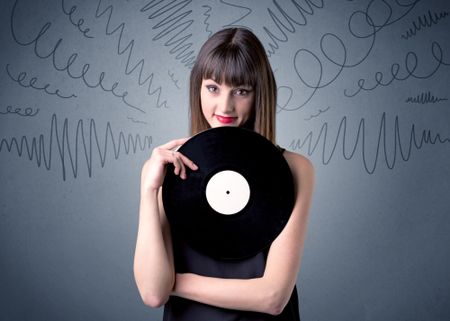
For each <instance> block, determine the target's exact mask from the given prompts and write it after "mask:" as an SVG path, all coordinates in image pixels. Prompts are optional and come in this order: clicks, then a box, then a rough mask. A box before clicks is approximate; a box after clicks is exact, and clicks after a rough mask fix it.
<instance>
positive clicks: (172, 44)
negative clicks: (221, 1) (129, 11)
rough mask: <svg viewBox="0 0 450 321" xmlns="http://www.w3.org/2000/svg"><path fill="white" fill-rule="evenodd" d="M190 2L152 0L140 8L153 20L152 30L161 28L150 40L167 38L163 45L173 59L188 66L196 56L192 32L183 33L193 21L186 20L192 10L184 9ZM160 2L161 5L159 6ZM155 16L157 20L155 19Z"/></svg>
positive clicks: (186, 0) (187, 0) (182, 0)
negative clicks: (173, 56)
mask: <svg viewBox="0 0 450 321" xmlns="http://www.w3.org/2000/svg"><path fill="white" fill-rule="evenodd" d="M100 1H101V0H100ZM191 2H192V0H181V1H165V0H152V1H150V2H148V3H147V4H146V5H144V6H143V7H142V8H141V10H140V11H141V12H143V13H146V14H149V15H148V19H149V20H154V22H155V25H153V27H152V29H153V30H156V31H159V30H161V31H160V32H159V33H158V34H157V35H156V36H154V37H153V38H152V40H153V41H157V40H160V39H167V38H168V39H167V40H166V42H164V46H165V47H168V48H170V50H169V53H170V54H171V55H176V56H175V59H176V60H179V61H180V62H181V63H183V64H184V66H186V67H188V68H191V67H192V66H193V65H194V62H195V58H196V56H195V52H194V50H192V49H191V48H192V46H193V43H192V42H189V41H190V39H191V37H192V33H185V31H187V30H188V29H189V28H190V26H191V25H192V24H193V23H194V20H193V19H189V20H187V18H188V17H191V15H192V10H187V9H185V8H186V7H187V6H188V5H190V4H191ZM161 3H163V5H162V6H159V5H160V4H161ZM183 10H184V11H183ZM165 15H166V16H165ZM157 18H159V20H155V19H157Z"/></svg>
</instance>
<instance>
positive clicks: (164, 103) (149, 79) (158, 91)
mask: <svg viewBox="0 0 450 321" xmlns="http://www.w3.org/2000/svg"><path fill="white" fill-rule="evenodd" d="M101 3H102V0H99V1H98V5H97V9H96V10H95V18H97V19H98V18H100V17H101V16H103V15H104V14H106V13H107V12H109V13H108V18H107V21H106V28H105V33H106V35H107V36H111V35H113V34H115V33H116V32H117V31H119V39H118V40H117V54H118V55H120V56H121V55H123V54H124V53H125V52H127V51H128V56H127V58H126V59H127V62H126V64H125V74H126V75H127V76H128V75H130V74H131V73H133V72H134V71H135V70H136V69H138V70H139V75H138V84H139V86H143V85H145V84H146V83H147V82H148V87H147V94H148V95H150V96H152V95H154V94H156V106H157V107H162V106H164V107H168V106H167V101H166V100H164V101H162V102H161V92H162V88H161V86H158V87H157V88H156V89H154V90H152V85H153V77H154V74H153V73H151V74H150V75H148V76H147V78H145V79H142V78H143V77H142V75H143V72H144V64H145V60H144V59H141V60H139V61H138V62H137V63H136V64H135V65H134V66H133V67H130V64H131V63H130V61H131V56H132V55H133V48H134V39H131V41H130V42H129V43H128V44H127V45H126V46H125V48H123V49H121V48H122V37H123V32H124V30H125V23H123V22H122V23H121V24H119V25H118V26H117V27H116V28H114V29H113V30H110V29H111V28H110V23H111V17H112V14H113V11H114V7H113V6H112V5H109V6H108V7H106V8H105V9H104V10H103V11H102V12H100V5H101Z"/></svg>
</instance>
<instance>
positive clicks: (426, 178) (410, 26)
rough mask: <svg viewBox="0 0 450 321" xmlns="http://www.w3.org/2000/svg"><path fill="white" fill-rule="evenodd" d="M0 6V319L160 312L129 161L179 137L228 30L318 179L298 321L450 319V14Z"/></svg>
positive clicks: (281, 137)
mask: <svg viewBox="0 0 450 321" xmlns="http://www.w3.org/2000/svg"><path fill="white" fill-rule="evenodd" d="M296 4H297V5H296ZM0 9H1V10H0V43H1V47H0V48H1V49H0V88H1V89H0V95H1V96H0V139H1V143H0V144H1V145H0V164H1V167H0V168H1V169H0V182H1V193H0V320H96V321H98V320H159V319H160V318H161V313H162V310H161V309H150V308H147V307H145V306H144V305H143V304H142V303H141V301H140V298H139V294H138V292H137V289H136V286H135V283H134V279H133V274H132V261H133V253H134V245H135V238H136V230H137V219H138V215H137V213H138V202H139V174H140V168H141V166H142V164H143V162H144V161H145V159H146V158H147V157H148V156H149V155H150V152H151V150H152V148H153V147H155V146H157V145H159V144H162V143H164V142H166V141H168V140H170V139H173V138H177V137H183V136H186V135H187V133H188V127H187V101H188V100H187V97H188V95H187V93H188V81H187V79H188V76H189V71H190V69H189V67H190V66H191V65H192V62H193V60H194V58H195V56H196V54H197V52H198V50H199V47H200V45H201V44H202V43H203V42H204V41H205V40H206V39H207V38H208V36H209V35H210V34H211V33H212V32H214V31H217V30H219V29H221V28H223V27H226V26H234V25H238V26H239V25H242V26H246V27H249V28H251V29H252V30H253V31H254V32H255V33H256V34H257V36H258V37H259V38H260V39H261V41H262V43H263V44H264V46H265V48H266V50H267V52H268V53H269V56H270V61H271V64H272V66H273V69H274V70H275V74H276V78H277V82H278V86H279V101H278V103H279V106H278V113H277V126H278V127H277V137H278V139H277V140H278V143H279V144H280V145H282V146H284V147H286V148H288V149H290V150H293V151H296V152H298V153H302V154H304V155H306V156H308V157H309V158H310V159H311V160H312V161H313V162H314V165H315V168H316V175H317V186H316V191H315V195H314V203H313V206H312V209H311V219H310V225H309V230H308V235H307V240H306V245H305V252H304V256H303V262H302V267H301V271H300V273H299V277H298V287H299V291H300V306H301V308H300V310H301V317H302V320H309V321H311V320H314V321H325V320H326V321H329V320H336V321H338V320H343V321H348V320H386V321H387V320H392V321H394V320H395V321H399V320H409V321H413V320H449V319H450V304H449V302H450V286H449V284H450V273H449V271H450V262H449V246H448V244H450V243H449V241H450V233H449V232H450V215H449V214H450V213H449V212H450V211H449V210H450V201H449V197H448V194H449V190H450V189H449V181H450V180H449V177H450V176H449V174H450V162H449V158H450V140H449V138H450V128H449V120H450V109H449V107H450V106H449V98H450V97H449V84H450V81H449V80H450V73H449V70H450V65H449V64H450V42H449V39H450V38H449V36H448V31H449V26H450V15H449V13H450V4H449V2H448V1H444V0H442V1H425V0H422V1H412V0H402V1H394V0H387V1H350V0H338V1H331V0H329V1H319V0H314V1H313V0H308V1H307V0H297V1H281V0H278V1H269V0H265V1H250V0H247V1H236V0H228V1H225V0H221V1H218V0H215V1H206V0H205V1H167V0H166V1H164V0H163V1H132V0H130V1H107V0H101V1H89V2H88V1H75V0H64V1H62V0H61V1H57V0H55V1H31V0H28V1H26V0H20V1H12V0H5V1H2V2H1V3H0ZM80 19H81V20H80ZM83 70H84V72H83ZM115 83H117V84H115ZM360 87H362V88H363V89H361V88H360Z"/></svg>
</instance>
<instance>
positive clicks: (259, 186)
mask: <svg viewBox="0 0 450 321" xmlns="http://www.w3.org/2000/svg"><path fill="white" fill-rule="evenodd" d="M178 151H179V152H180V153H182V154H184V155H186V156H187V157H188V158H189V159H191V160H192V161H193V162H194V163H195V164H196V165H197V166H198V167H199V169H198V170H196V171H191V170H189V169H187V170H188V175H187V176H188V177H187V179H185V180H183V179H181V178H180V177H179V176H177V175H175V174H174V173H173V167H171V168H168V170H167V174H166V178H165V180H164V184H163V190H162V197H163V204H164V209H165V211H166V215H167V218H168V220H169V223H170V225H171V229H172V233H174V235H175V234H176V235H177V237H181V238H184V239H185V240H186V242H187V243H188V244H190V245H191V246H192V247H193V248H195V249H196V250H198V251H199V252H202V253H204V254H206V255H208V256H210V257H213V258H217V259H241V258H245V257H249V256H252V255H254V254H256V253H258V252H259V251H261V250H263V249H265V248H267V247H268V246H269V245H270V244H271V243H272V241H273V240H274V239H275V238H276V237H277V236H278V234H279V233H280V232H281V231H282V230H283V228H284V226H285V225H286V223H287V221H288V219H289V216H290V214H291V211H292V208H293V206H294V198H295V195H294V186H293V179H292V174H291V171H290V169H289V166H288V164H287V162H286V160H285V159H284V157H283V155H282V153H281V151H280V150H279V148H278V147H276V146H275V145H273V144H272V143H271V142H270V141H269V140H267V139H266V138H264V137H263V136H261V135H260V134H258V133H256V132H254V131H250V130H247V129H243V128H238V127H228V126H226V127H218V128H213V129H208V130H206V131H204V132H202V133H200V134H197V135H195V136H193V137H192V138H190V139H189V140H188V141H187V142H185V143H184V144H183V145H182V146H181V147H180V148H179V150H178Z"/></svg>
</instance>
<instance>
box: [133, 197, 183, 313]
mask: <svg viewBox="0 0 450 321" xmlns="http://www.w3.org/2000/svg"><path fill="white" fill-rule="evenodd" d="M167 228H168V226H167V223H166V222H164V221H162V220H161V218H160V214H159V208H158V194H157V191H154V192H142V193H141V202H140V209H139V227H138V236H137V242H136V251H135V257H134V275H135V279H136V284H137V286H138V289H139V292H140V294H141V296H142V299H143V300H144V302H145V303H146V304H148V305H150V306H160V305H162V304H164V303H165V301H166V300H167V298H168V296H169V294H170V292H171V291H172V288H173V284H174V280H175V275H174V269H173V263H172V260H171V257H170V253H169V249H167V248H166V247H167V240H165V239H164V229H167Z"/></svg>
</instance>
